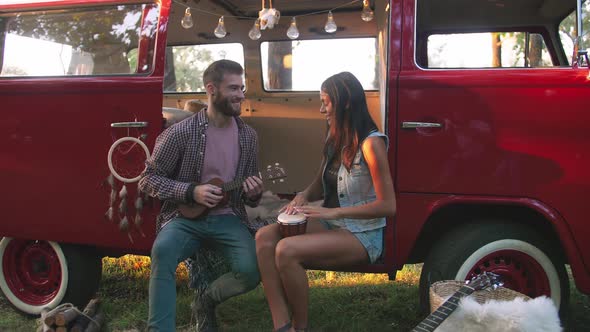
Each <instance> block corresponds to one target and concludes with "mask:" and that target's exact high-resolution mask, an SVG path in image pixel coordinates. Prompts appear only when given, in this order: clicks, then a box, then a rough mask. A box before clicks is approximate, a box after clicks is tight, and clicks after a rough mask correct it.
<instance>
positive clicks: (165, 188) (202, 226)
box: [139, 60, 263, 331]
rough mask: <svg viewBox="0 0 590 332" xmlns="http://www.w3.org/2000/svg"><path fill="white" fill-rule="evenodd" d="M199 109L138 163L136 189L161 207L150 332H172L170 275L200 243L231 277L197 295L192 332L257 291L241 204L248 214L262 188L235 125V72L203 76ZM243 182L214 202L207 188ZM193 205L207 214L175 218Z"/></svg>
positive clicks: (248, 137)
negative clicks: (222, 307) (141, 166)
mask: <svg viewBox="0 0 590 332" xmlns="http://www.w3.org/2000/svg"><path fill="white" fill-rule="evenodd" d="M203 82H204V84H205V89H206V92H207V98H208V105H207V108H206V109H205V110H203V111H201V112H199V113H197V114H196V115H195V116H193V117H190V118H188V119H186V120H184V121H181V122H179V123H177V124H175V125H173V126H171V127H170V128H168V129H167V130H165V131H164V132H163V133H162V134H161V135H160V136H159V137H158V139H157V141H156V145H155V147H154V152H153V154H152V156H151V157H150V158H149V159H148V161H147V162H146V164H147V168H146V170H145V171H144V173H143V175H142V177H141V180H140V181H139V187H140V189H141V190H142V191H144V192H146V193H148V194H149V195H151V196H153V197H156V198H158V199H160V200H162V201H163V205H162V210H161V211H160V215H159V216H158V219H157V230H158V233H157V236H156V240H155V241H154V244H153V247H152V252H151V259H152V266H151V268H152V271H151V275H150V285H149V322H148V330H150V331H174V330H175V320H176V283H175V271H176V267H177V265H178V263H180V262H182V261H183V260H185V259H186V258H188V257H190V256H192V255H193V254H194V253H195V252H196V251H197V250H198V249H199V248H200V247H201V246H202V244H203V243H204V242H206V243H207V244H210V245H211V246H212V247H213V248H215V249H216V250H219V252H220V253H221V254H223V256H224V257H225V258H226V259H227V261H228V262H229V263H230V265H231V272H229V273H226V274H224V275H222V276H221V277H219V278H218V279H216V280H215V281H213V282H212V283H211V284H210V285H209V286H208V287H207V288H206V289H205V290H203V291H200V292H199V295H198V298H197V300H198V301H197V303H196V313H197V329H198V330H199V331H215V330H216V328H217V326H216V321H215V307H216V305H217V304H219V303H221V302H222V301H224V300H226V299H228V298H230V297H232V296H235V295H238V294H242V293H245V292H247V291H249V290H251V289H253V288H255V287H256V286H257V285H258V282H259V280H260V276H259V274H258V267H257V264H256V252H255V245H254V240H253V238H252V235H251V234H250V233H249V231H248V229H247V228H246V226H245V223H246V222H247V216H246V210H245V208H244V203H246V204H248V205H250V206H253V207H254V206H256V205H257V204H258V201H259V200H260V197H261V194H262V191H263V186H262V181H261V180H260V178H258V177H257V176H254V174H258V164H257V149H258V142H257V137H256V132H255V131H254V130H253V129H252V128H251V127H249V126H248V125H246V124H245V123H244V122H243V120H242V119H241V118H240V117H239V115H240V113H241V103H242V101H243V100H244V92H243V89H244V84H243V68H242V66H241V65H240V64H238V63H236V62H234V61H229V60H220V61H216V62H214V63H213V64H211V65H210V66H209V67H208V68H207V69H206V70H205V73H204V74H203ZM214 178H219V179H221V180H222V181H223V182H229V181H232V180H234V179H245V180H244V181H243V184H242V186H241V187H240V188H239V189H238V190H234V191H233V192H230V198H229V202H228V203H227V204H223V203H222V204H219V205H218V203H220V202H222V198H223V195H222V190H221V188H220V187H218V186H215V185H212V184H207V182H208V181H209V180H211V179H214ZM190 204H198V205H200V206H205V207H207V208H209V210H208V213H205V214H206V215H205V216H202V215H201V216H199V217H197V218H196V219H195V220H191V219H187V218H185V217H183V215H182V214H181V212H180V211H179V209H180V208H184V207H186V206H190ZM183 211H185V210H183Z"/></svg>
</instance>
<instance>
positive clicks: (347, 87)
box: [322, 72, 377, 171]
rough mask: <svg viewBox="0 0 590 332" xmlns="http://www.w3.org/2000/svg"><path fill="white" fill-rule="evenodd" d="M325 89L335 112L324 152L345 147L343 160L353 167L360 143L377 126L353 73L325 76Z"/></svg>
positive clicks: (333, 152)
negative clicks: (326, 77)
mask: <svg viewBox="0 0 590 332" xmlns="http://www.w3.org/2000/svg"><path fill="white" fill-rule="evenodd" d="M322 92H324V93H327V94H328V97H329V98H330V102H331V103H332V108H333V112H334V113H335V116H334V121H332V123H331V124H330V127H329V128H328V139H327V140H326V145H325V146H324V154H325V155H327V156H329V155H331V154H339V153H340V152H341V151H342V154H341V158H342V163H343V164H344V166H345V167H346V169H348V170H349V171H350V167H351V166H352V161H353V160H354V156H355V155H356V153H357V151H358V150H359V145H360V143H361V142H362V141H363V140H364V139H365V138H367V136H368V135H369V133H371V132H372V131H375V130H377V125H376V124H375V122H374V121H373V119H372V118H371V115H370V114H369V109H368V107H367V99H366V98H365V91H364V89H363V86H362V85H361V82H359V80H358V79H357V78H356V77H355V76H354V75H353V74H351V73H349V72H342V73H338V74H336V75H333V76H331V77H329V78H328V79H326V80H325V81H324V83H322Z"/></svg>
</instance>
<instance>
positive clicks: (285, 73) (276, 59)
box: [266, 42, 293, 90]
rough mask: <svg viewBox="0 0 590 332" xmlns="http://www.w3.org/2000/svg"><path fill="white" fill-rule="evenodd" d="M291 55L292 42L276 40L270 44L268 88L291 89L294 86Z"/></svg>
mask: <svg viewBox="0 0 590 332" xmlns="http://www.w3.org/2000/svg"><path fill="white" fill-rule="evenodd" d="M291 56H292V46H291V42H278V43H276V42H275V43H270V44H269V46H268V86H266V88H267V89H269V90H291V89H292V88H293V72H292V67H291Z"/></svg>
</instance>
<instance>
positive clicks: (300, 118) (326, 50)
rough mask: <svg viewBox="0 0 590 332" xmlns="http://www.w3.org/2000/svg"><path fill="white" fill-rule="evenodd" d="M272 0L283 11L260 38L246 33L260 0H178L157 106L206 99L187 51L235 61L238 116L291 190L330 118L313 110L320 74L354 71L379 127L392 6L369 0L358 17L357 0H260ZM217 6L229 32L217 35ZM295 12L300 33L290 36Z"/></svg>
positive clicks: (306, 174)
mask: <svg viewBox="0 0 590 332" xmlns="http://www.w3.org/2000/svg"><path fill="white" fill-rule="evenodd" d="M263 2H264V1H263ZM271 4H272V6H273V8H274V9H276V10H278V11H279V12H280V18H279V20H278V23H276V24H275V25H274V27H273V28H272V29H271V28H269V27H268V26H267V27H266V29H264V30H262V29H261V30H260V38H259V39H257V40H253V39H251V38H250V36H249V32H251V30H252V29H253V28H254V27H255V25H256V24H257V21H256V18H258V16H259V12H260V11H261V2H260V1H259V0H240V1H237V0H231V1H226V0H200V1H193V0H190V1H176V0H175V1H174V2H173V4H172V9H171V14H170V20H169V25H168V44H167V52H166V56H167V61H166V74H165V79H164V101H163V107H165V108H166V110H167V111H168V112H170V111H173V110H171V108H172V109H173V108H177V109H183V108H184V106H185V104H186V102H187V101H188V100H192V99H197V100H201V101H204V102H206V98H207V97H206V95H205V94H204V92H203V90H202V89H203V88H202V86H198V85H196V84H195V83H197V82H200V80H201V78H200V77H195V76H197V75H199V76H200V75H202V70H203V69H204V67H203V66H204V65H203V66H202V67H198V66H190V64H189V65H187V63H188V62H191V61H194V60H192V59H193V58H192V57H193V56H195V55H196V56H197V57H198V56H201V57H202V59H197V60H196V61H197V62H198V61H203V63H205V61H206V60H207V59H208V57H209V58H211V57H212V58H213V59H215V60H217V59H220V58H227V59H231V60H235V61H238V62H240V63H242V64H243V65H244V67H245V80H246V82H245V86H246V88H245V97H246V100H245V101H244V102H243V104H242V117H243V118H244V120H245V121H246V122H247V123H248V124H250V125H251V126H252V127H253V128H254V129H256V131H257V133H258V136H259V144H260V157H259V161H260V167H261V168H264V167H266V165H273V164H275V163H279V164H280V165H281V167H284V168H285V169H286V171H287V173H288V177H287V179H286V181H285V182H282V183H276V184H270V185H267V189H268V190H271V191H272V192H273V193H280V194H292V193H295V192H297V191H301V190H303V189H305V187H306V186H307V185H308V184H309V183H310V182H311V180H312V178H313V176H314V175H315V174H316V172H317V170H318V167H319V165H320V160H321V151H322V148H323V143H324V140H325V135H326V128H327V127H326V126H327V125H326V121H325V117H324V116H323V115H321V114H320V113H319V108H320V101H319V89H320V85H321V83H322V82H323V80H325V79H326V78H328V77H329V76H331V75H333V74H336V73H338V72H342V71H350V72H352V73H353V74H355V76H357V78H359V80H360V81H361V83H362V84H363V87H364V88H365V90H366V96H367V102H368V105H369V110H370V112H371V115H372V116H373V118H374V120H375V122H376V123H377V124H378V126H379V128H380V129H381V130H385V121H386V109H387V105H386V104H387V103H386V98H385V97H386V93H385V92H386V84H387V82H386V72H387V55H386V52H387V42H388V28H389V22H388V10H389V7H388V4H387V1H380V0H379V1H368V2H367V5H369V6H370V11H372V12H373V13H374V16H373V18H372V19H371V20H370V21H365V20H363V19H362V17H361V15H362V13H363V1H352V2H350V1H348V2H347V1H342V0H329V1H280V0H279V1H266V4H265V5H266V8H270V7H269V5H271ZM187 8H188V9H189V10H190V14H191V18H192V21H193V26H192V27H191V28H189V29H185V28H183V26H182V25H181V21H182V20H183V17H185V15H186V13H187ZM213 13H215V14H213ZM329 13H331V14H332V17H333V22H335V24H336V26H337V30H336V31H335V32H332V33H328V32H326V29H325V26H326V23H327V20H328V15H329ZM222 15H223V21H224V27H225V30H226V35H225V36H224V37H223V38H218V37H216V35H215V32H214V31H215V29H216V27H217V26H218V25H219V19H220V17H221V16H222ZM293 19H295V24H296V27H297V30H298V33H299V36H298V37H297V38H295V39H290V38H289V37H288V36H287V32H288V30H289V28H290V27H292V26H293ZM292 30H293V29H291V31H292ZM183 61H185V62H183ZM182 66H184V68H187V67H189V68H193V70H190V71H188V72H186V76H187V77H186V78H184V77H182V78H180V77H179V74H180V75H184V73H182V72H181V70H182V68H181V69H180V70H179V67H182ZM194 68H198V70H197V71H194ZM171 73H172V75H171ZM191 80H192V81H193V82H187V81H191ZM187 83H188V84H187ZM183 84H184V85H183ZM201 85H202V83H201Z"/></svg>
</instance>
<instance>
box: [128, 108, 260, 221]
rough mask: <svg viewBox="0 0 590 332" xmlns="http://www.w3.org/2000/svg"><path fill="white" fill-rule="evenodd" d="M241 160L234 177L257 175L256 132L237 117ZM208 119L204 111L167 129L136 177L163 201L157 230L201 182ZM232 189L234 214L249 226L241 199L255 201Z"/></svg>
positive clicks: (256, 203) (153, 194) (158, 139)
mask: <svg viewBox="0 0 590 332" xmlns="http://www.w3.org/2000/svg"><path fill="white" fill-rule="evenodd" d="M235 120H236V123H237V125H238V142H239V145H240V159H239V162H238V168H237V170H236V178H246V177H248V176H252V175H258V160H257V157H258V138H257V136H256V131H254V129H252V127H250V126H248V125H247V124H246V123H244V121H243V120H242V119H241V118H239V117H236V118H235ZM208 126H209V119H208V118H207V115H206V110H203V111H201V112H199V113H197V114H196V115H195V116H191V117H189V118H187V119H185V120H183V121H181V122H179V123H177V124H175V125H173V126H171V127H169V128H168V129H166V130H165V131H164V132H162V133H161V134H160V136H158V138H157V139H156V145H155V146H154V151H153V153H152V155H151V157H150V158H149V159H148V160H146V166H147V167H146V169H145V171H144V172H143V173H142V175H141V179H140V180H139V189H140V190H141V191H143V192H146V193H148V194H149V195H150V196H152V197H155V198H158V199H159V200H161V201H162V202H163V205H162V209H161V210H160V214H159V215H158V218H157V220H156V232H159V231H160V229H162V227H164V225H165V224H166V223H168V222H169V221H170V220H172V218H174V217H176V216H178V215H179V214H178V204H180V203H189V200H190V199H191V197H192V193H189V192H188V191H189V190H190V188H189V187H190V186H191V183H201V171H202V169H203V161H204V159H205V146H206V143H207V136H206V135H205V133H206V131H207V127H208ZM242 193H243V191H242V190H234V191H233V192H232V193H231V195H230V205H231V206H232V208H233V211H234V213H235V214H236V215H237V216H238V217H239V218H240V219H241V220H242V222H244V223H245V224H246V225H248V217H247V215H246V209H245V208H244V202H245V203H246V204H248V205H249V206H252V207H255V206H256V205H258V201H255V202H250V201H249V200H247V199H246V196H245V195H242Z"/></svg>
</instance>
